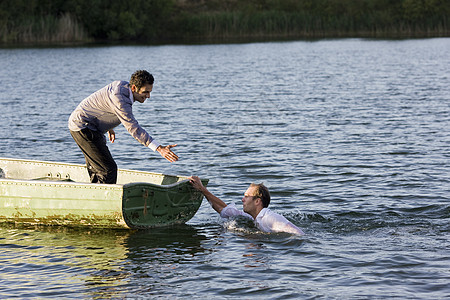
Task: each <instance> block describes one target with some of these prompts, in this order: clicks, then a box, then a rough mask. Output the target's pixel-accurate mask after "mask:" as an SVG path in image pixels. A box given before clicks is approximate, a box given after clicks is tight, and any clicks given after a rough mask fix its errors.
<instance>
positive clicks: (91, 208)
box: [0, 158, 207, 228]
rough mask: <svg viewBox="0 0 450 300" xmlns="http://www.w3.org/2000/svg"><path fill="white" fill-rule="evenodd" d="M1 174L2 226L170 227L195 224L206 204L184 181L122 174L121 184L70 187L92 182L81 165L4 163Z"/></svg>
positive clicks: (1, 162)
mask: <svg viewBox="0 0 450 300" xmlns="http://www.w3.org/2000/svg"><path fill="white" fill-rule="evenodd" d="M52 164H53V165H54V167H53V168H52ZM0 169H1V170H2V172H3V174H4V175H3V178H0V222H15V223H29V224H45V225H66V226H91V227H101V228H149V227H159V226H168V225H172V224H180V223H185V222H187V221H188V220H189V219H191V218H192V217H193V216H194V215H195V213H196V212H197V210H198V208H199V207H200V204H201V202H202V199H203V196H202V195H201V193H199V192H197V191H195V190H194V189H193V188H192V186H191V185H190V184H189V182H188V180H186V177H182V176H171V175H163V174H158V173H150V172H142V171H132V170H119V182H121V183H120V184H92V183H88V182H78V181H77V182H74V181H71V180H73V179H78V180H80V181H81V180H87V179H88V177H87V175H86V174H87V171H86V169H85V167H84V166H82V165H75V164H62V163H51V162H39V161H29V160H16V159H4V158H0ZM81 171H84V172H81ZM54 174H60V175H57V176H56V177H54V176H53V175H54ZM64 174H65V175H64ZM11 175H13V176H15V177H14V178H11ZM18 177H19V178H18ZM20 177H22V178H20ZM31 178H38V180H32V179H31ZM72 178H73V179H72ZM146 180H151V181H153V182H146ZM133 181H138V182H133ZM203 181H204V184H207V180H203Z"/></svg>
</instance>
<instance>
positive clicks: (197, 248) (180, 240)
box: [0, 224, 211, 298]
mask: <svg viewBox="0 0 450 300" xmlns="http://www.w3.org/2000/svg"><path fill="white" fill-rule="evenodd" d="M0 236H1V237H2V238H1V239H0V241H1V244H0V248H1V250H0V257H1V260H2V261H3V262H6V261H8V267H4V268H3V270H2V280H4V283H5V285H6V286H8V285H7V283H8V282H15V284H14V285H13V287H14V288H12V289H8V288H4V289H3V293H4V294H5V295H7V294H10V295H13V294H14V293H17V292H19V293H20V294H22V295H26V294H33V293H37V294H36V295H40V296H45V295H52V292H50V291H51V290H52V289H53V290H55V289H61V288H62V289H63V291H64V293H66V292H68V291H67V289H68V290H70V292H68V293H69V294H70V293H71V292H74V290H73V288H74V286H76V285H83V286H84V288H82V290H84V291H85V292H84V293H86V294H87V295H89V296H91V297H94V298H96V297H102V298H103V297H106V298H109V297H113V296H114V297H116V296H119V297H120V294H121V293H123V291H124V290H127V289H126V288H125V289H124V286H127V285H128V284H129V281H130V280H129V278H130V277H134V278H136V276H137V277H151V278H158V277H160V276H161V274H165V273H167V272H169V273H173V272H175V271H176V268H177V265H179V264H184V263H190V262H191V261H192V260H193V258H194V257H195V256H198V255H202V254H205V253H208V251H211V250H208V249H206V248H204V247H203V246H202V242H203V241H204V240H206V239H207V237H206V236H205V235H203V234H201V233H200V231H199V230H197V229H195V228H193V227H191V226H188V225H180V226H176V227H170V228H164V229H154V230H148V231H134V232H133V231H117V230H100V229H94V230H89V229H74V228H65V227H44V226H36V227H29V226H28V227H24V226H19V227H17V226H14V225H5V224H4V225H3V226H2V227H0ZM36 268H37V269H38V270H39V274H40V275H39V277H38V278H36V277H35V275H34V274H33V272H32V270H33V269H36ZM21 269H22V270H23V272H20V270H21ZM46 276H51V278H53V279H52V280H51V281H50V280H49V281H47V280H46V279H43V278H45V277H46ZM134 280H135V279H134ZM18 282H22V283H23V284H22V285H20V287H18V286H17V283H18ZM156 282H157V280H156ZM40 284H45V285H46V286H47V288H46V290H48V291H40V292H37V291H33V287H34V286H35V285H40ZM64 286H67V287H66V288H63V287H64ZM147 288H149V289H151V286H148V287H147ZM61 293H62V291H61V290H59V291H58V292H55V295H57V294H61Z"/></svg>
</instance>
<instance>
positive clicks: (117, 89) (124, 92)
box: [109, 81, 132, 104]
mask: <svg viewBox="0 0 450 300" xmlns="http://www.w3.org/2000/svg"><path fill="white" fill-rule="evenodd" d="M109 86H110V92H111V98H112V99H113V101H114V99H115V101H119V102H122V103H127V104H132V101H131V99H130V88H129V84H128V82H127V81H114V82H112V83H111V84H110V85H109Z"/></svg>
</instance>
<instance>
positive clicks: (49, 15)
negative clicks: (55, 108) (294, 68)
mask: <svg viewBox="0 0 450 300" xmlns="http://www.w3.org/2000/svg"><path fill="white" fill-rule="evenodd" d="M449 27H450V2H449V1H448V0H209V1H208V0H127V1H115V0H2V1H1V2H0V43H3V44H11V43H16V44H17V43H18V44H27V43H30V44H36V43H45V44H48V43H57V44H60V43H76V42H98V41H130V42H131V41H132V42H160V41H167V40H174V39H188V40H189V39H197V40H205V41H208V40H211V39H230V38H321V37H431V36H449V33H450V28H449Z"/></svg>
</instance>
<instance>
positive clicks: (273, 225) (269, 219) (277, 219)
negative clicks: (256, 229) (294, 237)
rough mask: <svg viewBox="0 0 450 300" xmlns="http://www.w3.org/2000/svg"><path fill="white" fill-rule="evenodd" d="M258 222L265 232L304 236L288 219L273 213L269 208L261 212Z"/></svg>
mask: <svg viewBox="0 0 450 300" xmlns="http://www.w3.org/2000/svg"><path fill="white" fill-rule="evenodd" d="M256 221H257V222H258V224H260V226H261V229H263V230H264V231H269V232H288V233H293V234H299V235H303V234H304V233H303V231H302V230H301V229H300V228H298V227H297V226H295V225H294V224H292V223H291V222H290V221H289V220H288V219H286V217H284V216H282V215H280V214H278V213H276V212H273V211H271V210H270V209H268V208H263V210H261V212H260V213H259V214H258V216H257V217H256Z"/></svg>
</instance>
